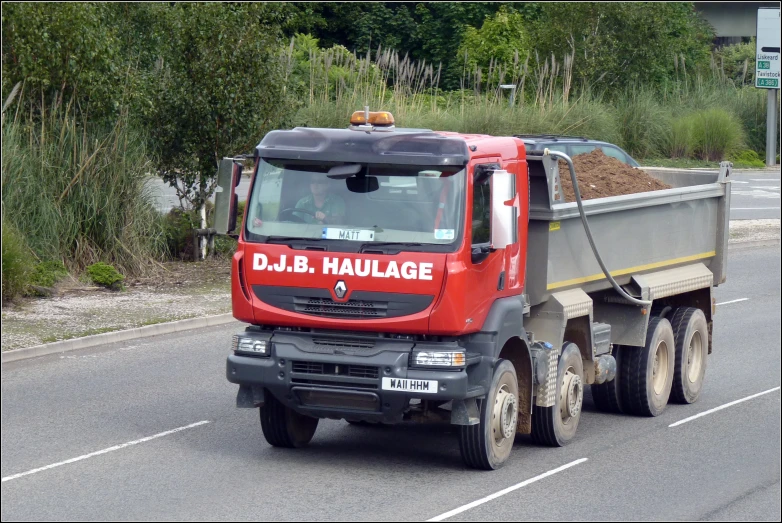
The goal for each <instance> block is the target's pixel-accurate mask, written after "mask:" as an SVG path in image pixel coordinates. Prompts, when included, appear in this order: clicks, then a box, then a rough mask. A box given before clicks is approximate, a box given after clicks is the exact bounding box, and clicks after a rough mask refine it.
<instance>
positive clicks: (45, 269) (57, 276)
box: [30, 261, 68, 287]
mask: <svg viewBox="0 0 782 523" xmlns="http://www.w3.org/2000/svg"><path fill="white" fill-rule="evenodd" d="M67 275H68V269H66V268H65V265H64V264H63V263H62V262H61V261H47V262H43V263H39V264H38V265H36V266H35V268H34V269H33V272H32V275H31V277H30V283H31V284H32V285H38V286H41V287H53V286H54V284H55V283H57V282H58V281H60V280H62V279H63V278H65V277H66V276H67Z"/></svg>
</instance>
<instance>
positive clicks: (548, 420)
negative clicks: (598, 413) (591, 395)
mask: <svg viewBox="0 0 782 523" xmlns="http://www.w3.org/2000/svg"><path fill="white" fill-rule="evenodd" d="M557 384H558V387H559V389H558V390H557V395H556V401H555V403H554V405H552V406H551V407H538V406H535V407H533V408H532V440H533V441H535V442H536V443H539V444H541V445H548V446H550V447H561V446H563V445H565V444H566V443H567V442H568V441H570V440H571V439H573V437H575V435H576V429H577V428H578V422H579V420H580V419H581V406H582V404H583V402H584V365H583V363H582V361H581V351H580V350H578V346H577V345H576V344H575V343H568V344H566V345H565V347H564V349H563V350H562V355H561V356H560V357H559V365H558V367H557Z"/></svg>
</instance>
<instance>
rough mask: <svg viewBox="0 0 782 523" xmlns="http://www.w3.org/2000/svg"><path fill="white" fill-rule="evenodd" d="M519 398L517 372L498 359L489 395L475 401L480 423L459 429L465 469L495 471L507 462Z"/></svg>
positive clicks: (512, 440) (516, 418) (460, 447)
mask: <svg viewBox="0 0 782 523" xmlns="http://www.w3.org/2000/svg"><path fill="white" fill-rule="evenodd" d="M518 398H519V384H518V381H517V379H516V369H515V368H514V367H513V364H512V363H511V362H510V361H508V360H500V361H499V362H498V363H497V366H496V367H495V369H494V376H493V377H492V382H491V387H490V388H489V394H487V396H486V398H484V399H482V400H478V409H479V411H480V422H479V423H478V424H477V425H463V426H460V427H459V450H460V451H461V454H462V459H463V460H464V463H465V464H466V465H467V466H468V467H471V468H474V469H481V470H495V469H498V468H500V467H502V466H503V465H504V464H505V462H506V461H507V460H508V457H509V456H510V452H511V450H512V449H513V442H514V439H515V436H516V425H517V422H518V405H519V401H518Z"/></svg>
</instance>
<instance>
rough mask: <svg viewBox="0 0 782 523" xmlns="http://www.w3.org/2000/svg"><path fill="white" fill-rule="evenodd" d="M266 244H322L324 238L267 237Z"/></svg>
mask: <svg viewBox="0 0 782 523" xmlns="http://www.w3.org/2000/svg"><path fill="white" fill-rule="evenodd" d="M265 238H266V240H265V243H284V242H293V241H297V242H322V241H324V240H323V238H301V237H299V236H266V237H265Z"/></svg>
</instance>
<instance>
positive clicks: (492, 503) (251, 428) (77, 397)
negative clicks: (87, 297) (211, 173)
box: [0, 245, 782, 521]
mask: <svg viewBox="0 0 782 523" xmlns="http://www.w3.org/2000/svg"><path fill="white" fill-rule="evenodd" d="M716 298H717V302H718V303H720V304H721V305H718V307H717V315H716V317H715V325H714V354H713V355H712V356H710V358H709V361H708V369H707V372H706V383H705V386H704V390H703V394H702V396H701V399H700V401H699V402H698V403H696V404H694V405H687V406H682V405H670V406H669V407H668V408H667V409H666V411H665V412H664V413H663V414H662V415H661V416H659V417H657V418H637V417H631V416H620V415H608V414H603V413H599V412H596V411H595V410H594V407H593V404H592V400H591V397H590V396H589V394H587V395H586V398H585V405H584V409H585V412H584V414H583V416H582V419H581V424H580V426H579V429H578V434H577V436H576V438H575V440H574V441H572V442H571V443H570V444H569V445H568V446H566V447H563V448H559V449H552V448H544V447H538V446H535V445H533V444H532V443H530V442H529V440H528V439H527V438H526V437H519V438H518V439H517V444H516V447H515V449H514V452H513V454H512V455H511V459H510V461H509V462H508V463H507V464H506V466H505V467H504V468H502V469H501V470H499V471H494V472H478V471H473V470H469V469H466V468H465V467H464V466H463V465H462V464H461V460H460V457H459V450H458V445H457V440H456V438H455V434H454V433H453V430H452V429H451V428H450V427H449V426H447V425H442V426H407V427H404V426H401V427H354V426H351V425H348V424H347V423H345V422H343V421H321V424H320V426H319V428H318V432H317V433H316V435H315V438H314V439H313V441H312V444H311V446H310V447H309V448H307V449H300V450H283V449H275V448H272V447H270V446H268V445H267V444H266V442H265V441H264V439H263V436H262V435H261V432H260V427H259V423H258V413H257V411H256V410H255V409H236V408H235V407H234V398H235V394H236V386H235V385H231V384H229V383H228V382H227V381H226V380H225V376H224V372H225V370H224V369H225V367H224V361H225V357H226V355H227V353H228V347H229V343H230V335H231V334H232V332H234V331H235V330H237V328H238V327H239V325H238V324H236V325H229V326H226V327H222V328H215V329H211V330H206V329H203V330H198V331H190V332H187V333H180V334H176V335H169V336H164V337H160V338H155V339H153V340H149V339H146V340H139V342H138V343H132V342H128V343H123V344H116V345H113V346H106V347H102V348H100V349H96V350H85V351H78V352H72V353H66V354H62V355H53V356H47V357H43V358H38V359H34V360H27V361H21V362H16V363H11V364H6V365H4V366H3V369H2V413H1V415H2V455H1V459H0V466H1V468H2V477H3V481H2V507H1V510H0V513H1V514H0V515H1V516H2V520H3V521H12V520H100V521H107V520H119V519H121V520H253V521H265V520H297V521H298V520H335V521H336V520H340V521H342V520H379V521H383V520H426V519H430V518H435V517H437V516H441V515H443V514H445V513H447V512H449V511H451V510H453V509H457V508H459V507H463V506H464V505H466V504H468V503H470V502H473V501H478V500H484V501H485V502H484V503H482V504H479V505H477V506H474V507H473V508H470V509H468V510H464V511H463V512H461V513H458V514H455V515H453V516H452V517H451V518H449V519H448V520H449V521H450V520H487V521H498V520H499V521H501V520H535V521H540V520H551V521H556V520H559V521H567V520H614V521H636V520H731V521H779V520H780V518H781V517H782V509H781V508H780V391H779V389H778V387H779V386H780V367H781V366H782V365H781V363H782V362H781V361H780V248H779V246H778V245H777V246H773V247H763V248H752V249H743V250H732V251H731V252H730V258H729V279H728V282H727V283H726V284H724V285H723V286H721V287H719V288H718V289H717V290H716ZM736 300H741V301H736ZM725 302H729V303H725ZM775 388H776V390H772V389H775ZM769 390H771V392H768V393H766V394H763V395H760V396H757V397H754V398H752V399H749V400H747V401H743V402H741V403H738V404H735V405H732V406H730V407H728V408H724V409H722V410H718V411H715V412H711V413H708V414H707V415H704V416H702V417H699V418H697V419H694V420H692V421H689V422H687V423H684V424H681V425H678V426H675V427H670V426H669V425H671V424H673V423H675V422H678V421H680V420H684V419H686V418H689V417H691V416H693V415H696V414H699V413H705V412H709V411H710V410H711V409H714V408H718V407H720V406H724V405H726V404H728V403H730V402H733V401H736V400H740V399H744V398H747V397H749V396H751V395H755V394H758V393H762V392H765V391H769ZM199 422H203V423H201V424H199V425H193V424H196V423H199ZM181 427H188V428H184V429H182V430H180V431H178V432H175V433H166V431H170V430H173V429H177V428H181ZM151 436H158V437H156V438H154V439H149V440H144V438H149V437H151ZM126 443H132V445H129V446H125V447H122V445H123V444H126ZM118 447H119V448H118ZM104 449H110V450H109V451H107V452H102V453H98V454H94V453H96V452H99V451H103V450H104ZM77 458H80V459H78V460H77V461H72V462H68V460H74V459H77ZM583 459H586V461H581V462H578V463H575V464H574V462H576V461H577V460H583ZM58 464H59V465H58ZM568 464H571V465H572V466H571V467H570V468H567V469H566V470H562V471H559V472H556V473H554V474H552V475H549V476H548V477H543V478H540V475H541V474H545V473H547V472H550V471H553V470H555V469H558V468H559V467H562V466H563V465H568ZM51 465H58V466H55V467H52V468H45V467H47V466H51ZM36 469H38V470H37V471H36ZM30 471H32V472H30ZM26 472H30V473H29V474H26V475H22V476H17V475H18V474H23V473H26ZM534 479H537V481H534V482H531V483H529V484H526V486H521V487H520V488H518V489H516V490H512V491H506V493H504V495H501V496H500V497H497V498H496V499H491V500H486V499H485V498H486V497H487V496H491V495H493V494H497V493H502V492H501V491H503V489H509V488H510V487H514V486H517V487H518V486H519V485H520V483H521V482H525V481H527V480H534ZM521 484H522V485H524V484H523V483H521Z"/></svg>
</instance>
